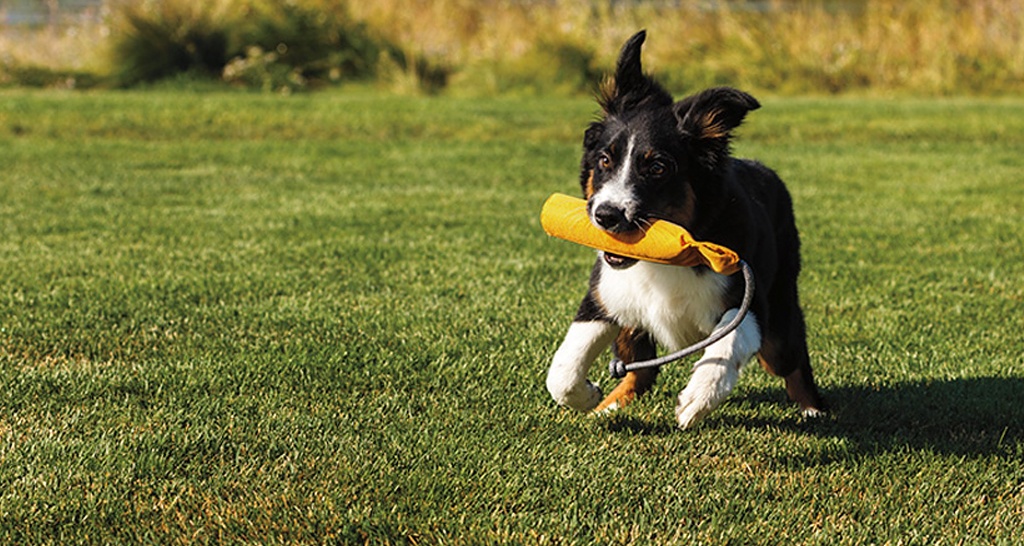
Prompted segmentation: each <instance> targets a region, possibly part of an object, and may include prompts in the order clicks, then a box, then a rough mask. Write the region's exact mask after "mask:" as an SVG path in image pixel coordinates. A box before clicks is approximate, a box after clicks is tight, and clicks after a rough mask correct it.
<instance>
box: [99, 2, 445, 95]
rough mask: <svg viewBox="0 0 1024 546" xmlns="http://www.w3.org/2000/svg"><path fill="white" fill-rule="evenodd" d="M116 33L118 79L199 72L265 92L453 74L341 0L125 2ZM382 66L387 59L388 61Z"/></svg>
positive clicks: (435, 81) (437, 79) (429, 81)
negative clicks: (410, 51)
mask: <svg viewBox="0 0 1024 546" xmlns="http://www.w3.org/2000/svg"><path fill="white" fill-rule="evenodd" d="M117 9H118V11H117V13H116V16H115V21H116V22H115V25H114V31H113V33H112V37H111V40H112V47H111V53H112V56H111V64H112V65H113V66H114V67H115V69H114V70H113V73H114V79H115V82H116V83H117V84H118V85H121V86H129V85H133V84H136V83H140V82H147V81H153V80H158V79H163V78H167V77H170V76H174V75H176V74H181V73H196V74H200V75H207V76H209V77H217V78H223V79H224V80H225V81H228V82H230V83H233V84H240V85H244V86H248V87H254V88H258V89H264V90H275V91H281V90H285V91H293V90H298V89H304V88H306V87H308V86H310V85H316V84H318V83H326V82H338V81H352V80H371V79H374V78H376V77H378V76H379V75H380V72H381V67H382V65H383V66H385V67H386V68H387V70H388V71H389V72H394V71H396V70H397V71H400V72H402V73H407V74H412V75H413V78H414V79H415V80H416V81H417V82H422V86H423V87H427V88H437V87H440V86H443V85H444V83H445V81H446V78H447V71H446V70H444V69H442V68H439V67H437V66H436V65H434V64H432V63H430V62H428V61H427V60H425V59H422V58H418V57H412V56H410V55H407V54H405V53H403V52H402V50H401V49H400V48H399V47H397V46H395V45H393V44H391V43H390V42H389V41H387V40H385V39H383V38H381V37H379V36H376V35H375V34H374V33H373V32H372V31H371V30H370V29H369V28H368V27H367V25H366V24H365V23H361V22H358V21H355V20H354V19H353V18H352V17H351V16H350V15H349V12H348V9H347V4H346V3H344V2H343V1H339V0H306V1H297V2H287V3H279V2H263V1H259V0H224V1H221V2H212V3H200V2H194V1H192V0H163V1H157V2H147V3H142V4H139V5H130V4H120V5H119V6H118V8H117ZM382 61H383V62H382Z"/></svg>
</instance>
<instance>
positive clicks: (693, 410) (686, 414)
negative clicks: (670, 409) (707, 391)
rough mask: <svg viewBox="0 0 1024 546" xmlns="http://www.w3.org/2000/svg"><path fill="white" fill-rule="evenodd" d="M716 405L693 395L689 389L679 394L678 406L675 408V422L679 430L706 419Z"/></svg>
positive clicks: (707, 399) (695, 394)
mask: <svg viewBox="0 0 1024 546" xmlns="http://www.w3.org/2000/svg"><path fill="white" fill-rule="evenodd" d="M717 405H718V404H717V403H716V402H715V401H714V400H711V399H709V398H707V397H706V396H701V395H700V394H697V393H693V392H691V391H690V389H689V388H686V389H684V390H683V392H681V393H679V404H678V405H677V406H676V422H678V423H679V428H690V427H692V426H693V425H696V424H697V423H699V422H700V420H701V419H703V418H704V417H707V415H708V414H709V413H711V410H713V409H715V407H716V406H717Z"/></svg>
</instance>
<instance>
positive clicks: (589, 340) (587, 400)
mask: <svg viewBox="0 0 1024 546" xmlns="http://www.w3.org/2000/svg"><path fill="white" fill-rule="evenodd" d="M619 329H620V328H619V327H618V326H616V325H614V324H611V323H609V322H605V321H591V322H573V323H572V324H571V325H570V326H569V331H568V332H566V334H565V339H564V340H563V341H562V344H561V345H560V346H559V347H558V350H557V351H555V356H554V358H552V360H551V367H550V368H549V369H548V378H547V387H548V392H550V393H551V397H552V398H554V399H555V401H556V402H558V403H559V404H561V405H563V406H568V407H570V408H573V409H575V410H577V411H590V410H592V409H594V406H596V405H597V404H598V402H600V401H601V390H600V389H599V388H597V386H596V385H594V384H593V383H591V382H589V381H587V370H589V369H590V365H591V364H593V362H594V359H596V358H597V357H598V355H600V354H601V351H603V350H604V349H605V348H606V347H608V345H610V344H611V342H612V340H613V339H615V336H616V335H617V334H618V333H619Z"/></svg>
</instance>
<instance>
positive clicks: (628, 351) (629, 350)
mask: <svg viewBox="0 0 1024 546" xmlns="http://www.w3.org/2000/svg"><path fill="white" fill-rule="evenodd" d="M615 356H616V357H617V358H618V359H619V360H621V361H622V362H624V363H626V364H630V363H632V362H639V361H642V360H650V359H652V358H655V357H656V356H657V348H656V346H655V344H654V340H653V339H651V336H650V335H649V334H647V333H646V332H644V331H642V330H638V329H634V328H624V329H623V330H622V331H620V332H619V335H618V336H617V337H616V338H615ZM657 377H658V368H644V369H641V370H636V371H633V372H628V373H627V374H626V377H624V378H622V381H620V382H619V384H618V385H617V386H616V387H615V389H614V390H612V392H610V393H609V394H608V396H606V397H605V398H604V400H602V401H601V403H600V404H598V405H597V407H596V408H594V412H595V413H604V412H611V411H615V410H617V409H621V408H624V407H626V406H627V405H628V404H629V403H630V402H632V401H633V400H635V399H636V397H637V396H640V395H642V394H644V393H645V392H647V391H649V390H651V387H652V386H653V385H654V381H655V379H657Z"/></svg>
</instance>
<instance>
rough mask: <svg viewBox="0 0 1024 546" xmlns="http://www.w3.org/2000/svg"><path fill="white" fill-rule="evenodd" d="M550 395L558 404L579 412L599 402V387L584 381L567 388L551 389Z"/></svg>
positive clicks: (592, 407) (588, 409)
mask: <svg viewBox="0 0 1024 546" xmlns="http://www.w3.org/2000/svg"><path fill="white" fill-rule="evenodd" d="M551 396H552V398H554V399H555V402H558V404H559V405H562V406H565V407H567V408H572V409H574V410H576V411H579V412H584V413H585V412H588V411H590V410H592V409H594V408H596V407H597V405H598V404H599V403H600V402H601V398H602V396H601V388H600V387H598V386H597V385H595V384H593V383H591V382H590V381H585V382H583V383H576V384H575V385H572V386H571V387H570V388H567V389H551Z"/></svg>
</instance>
